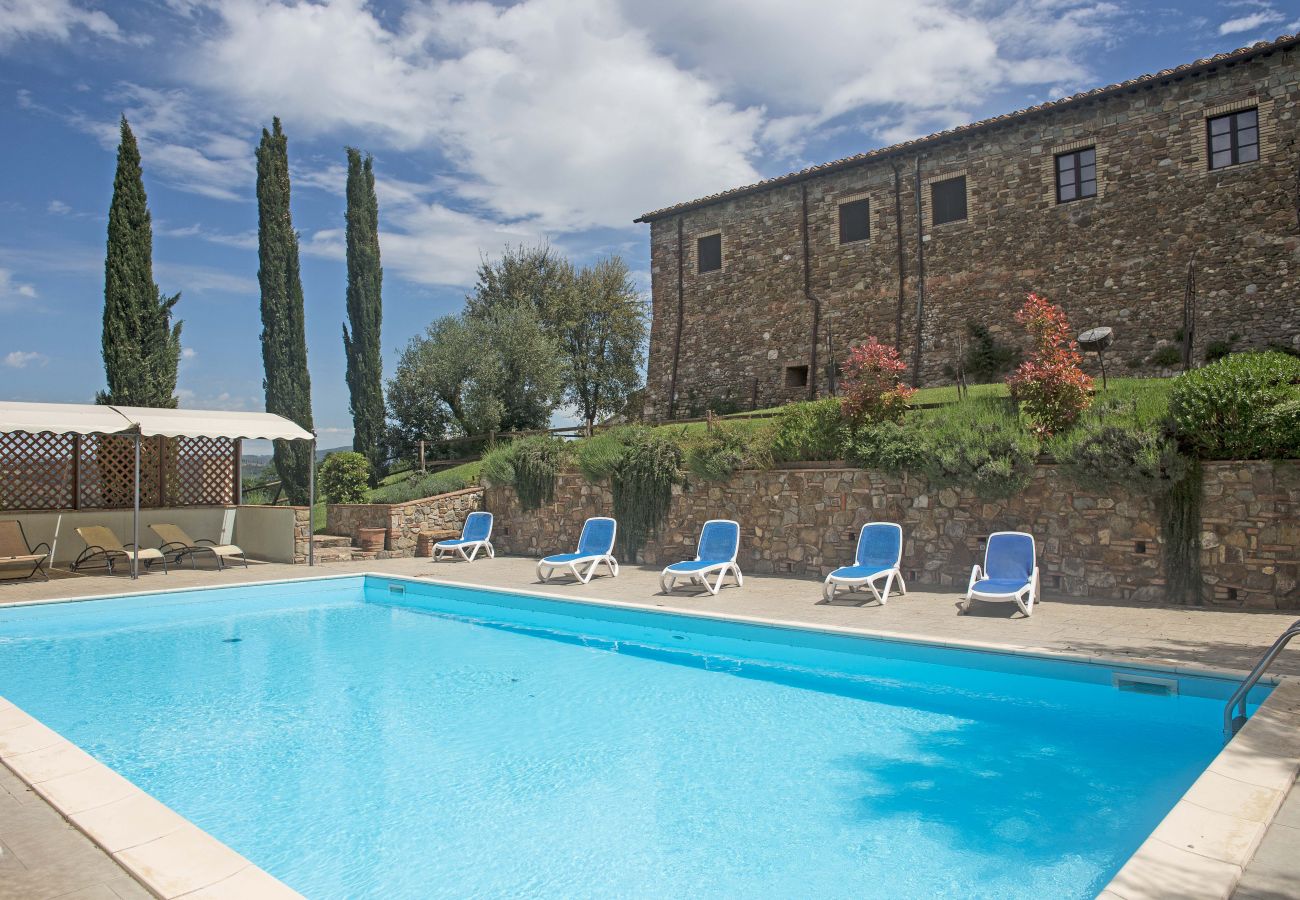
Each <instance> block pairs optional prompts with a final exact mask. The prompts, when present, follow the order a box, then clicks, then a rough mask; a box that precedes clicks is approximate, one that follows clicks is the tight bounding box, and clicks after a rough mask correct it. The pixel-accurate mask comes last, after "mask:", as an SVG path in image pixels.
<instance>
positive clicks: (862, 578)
mask: <svg viewBox="0 0 1300 900" xmlns="http://www.w3.org/2000/svg"><path fill="white" fill-rule="evenodd" d="M902 561H903V529H902V527H901V526H899V525H896V524H894V523H893V522H868V523H867V524H866V525H863V526H862V531H861V532H860V533H859V534H858V550H857V554H856V556H855V557H854V562H853V565H851V566H841V567H840V568H838V569H836V570H835V571H834V572H831V574H829V575H827V576H826V583H825V584H824V585H822V599H824V600H826V601H827V602H829V601H831V600H834V599H835V591H836V590H837V589H838V588H839V587H840V586H841V585H843V586H845V587H847V588H848V592H849V593H853V592H854V591H856V590H857V589H858V588H860V587H862V586H863V585H866V586H867V587H868V588H870V589H871V593H872V594H874V595H875V597H876V600H878V601H879V602H880V605H881V606H884V605H885V604H886V603H888V602H889V591H890V589H891V588H892V587H893V584H894V579H895V578H897V579H898V588H899V593H902V594H906V593H907V584H906V583H905V582H904V581H903V573H902V571H901V570H900V569H899V568H898V566H899V563H901V562H902ZM882 580H883V581H884V582H885V584H884V590H883V591H882V590H881V589H880V588H879V587H877V586H876V585H877V582H880V581H882Z"/></svg>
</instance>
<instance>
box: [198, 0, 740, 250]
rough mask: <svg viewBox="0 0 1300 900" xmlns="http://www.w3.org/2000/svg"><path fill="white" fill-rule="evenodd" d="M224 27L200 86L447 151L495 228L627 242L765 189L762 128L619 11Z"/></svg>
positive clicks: (299, 19)
mask: <svg viewBox="0 0 1300 900" xmlns="http://www.w3.org/2000/svg"><path fill="white" fill-rule="evenodd" d="M219 11H220V13H221V17H222V21H223V23H224V29H223V30H222V32H221V33H220V34H219V35H218V36H216V37H215V38H214V39H212V40H211V41H209V42H208V43H207V44H206V45H204V46H203V47H202V49H201V50H200V52H199V53H198V54H197V56H196V58H195V61H194V66H193V69H192V71H193V73H194V77H195V78H196V79H197V80H198V81H199V83H200V84H202V85H204V86H206V87H209V88H212V89H214V90H216V91H218V92H220V93H222V94H224V95H226V96H228V97H230V98H232V99H233V100H234V101H235V102H236V103H237V104H238V105H239V107H240V108H241V109H242V110H243V111H245V112H246V113H247V114H248V115H251V116H256V117H262V118H265V117H266V116H267V115H268V114H269V112H270V111H276V112H277V113H278V114H279V115H281V116H282V117H283V118H284V120H285V122H286V126H287V127H288V128H289V130H290V131H293V130H301V129H305V130H307V131H309V132H314V133H321V132H328V131H332V130H344V129H355V130H358V131H364V132H368V133H370V134H373V135H374V136H375V138H376V139H377V140H383V141H384V142H385V143H387V144H388V145H389V146H393V147H396V148H399V149H403V150H408V151H409V150H417V149H421V148H427V149H431V150H437V151H440V152H441V153H443V154H445V155H447V156H448V157H449V158H450V159H451V160H452V161H453V162H454V164H455V165H456V166H457V167H458V168H459V169H460V172H459V175H460V177H459V178H458V180H457V184H458V191H459V193H460V195H461V197H462V198H463V199H465V200H468V201H470V202H472V203H474V204H478V205H480V206H481V207H482V208H483V210H484V212H485V214H488V215H490V216H491V217H493V218H497V219H505V220H508V221H515V220H523V219H534V220H536V221H537V222H538V224H540V225H541V226H542V227H558V228H565V229H576V228H583V227H588V226H592V225H619V226H626V225H627V224H628V222H629V220H630V219H631V218H632V217H634V216H635V215H637V214H638V213H640V212H643V211H644V210H645V209H647V208H650V207H652V206H656V205H660V204H662V203H664V202H667V201H669V200H671V199H674V198H677V197H680V196H682V195H683V194H686V195H689V194H694V193H707V192H711V191H714V190H718V189H720V188H724V187H727V186H729V185H732V184H736V183H739V182H745V181H751V180H754V179H755V178H756V177H757V173H756V170H755V169H754V167H753V165H752V163H751V162H750V156H751V155H752V154H753V152H754V151H755V149H756V147H755V143H754V139H755V134H756V132H757V130H758V127H759V125H760V122H761V112H760V111H759V110H758V109H757V108H745V109H741V108H738V107H737V106H735V105H733V104H731V103H729V102H727V101H726V100H725V99H723V98H722V97H721V96H720V95H719V94H718V92H717V91H716V90H715V89H714V88H713V86H712V85H710V84H709V83H708V82H707V81H705V80H704V79H701V78H699V77H697V76H695V75H693V74H691V73H689V72H685V71H683V70H681V69H679V68H677V67H676V66H675V65H674V64H673V62H672V61H671V60H670V59H668V58H667V57H665V56H663V55H661V54H659V53H657V52H656V51H655V50H654V48H653V47H652V45H651V44H650V42H649V40H648V39H647V37H646V36H645V34H644V33H643V32H642V31H641V30H640V29H638V28H636V27H634V26H632V25H630V24H629V23H627V22H626V21H625V20H624V18H623V17H622V15H621V13H620V11H619V10H618V9H617V7H615V6H614V5H613V4H612V3H610V2H602V0H568V2H565V0H524V2H522V3H519V4H517V5H514V6H511V7H509V8H498V7H495V6H492V5H491V4H488V3H483V2H472V3H438V4H425V5H419V6H413V7H411V8H410V9H409V10H408V11H407V13H406V14H405V15H404V16H403V17H401V18H400V19H398V20H397V21H396V22H393V23H392V24H391V25H389V24H385V23H381V21H380V20H379V19H378V18H376V17H375V15H374V14H372V12H371V11H370V10H369V9H368V8H366V7H364V6H363V5H362V4H361V3H360V2H359V0H330V2H325V3H305V2H298V3H291V4H281V3H264V2H256V0H223V2H220V3H219ZM386 21H387V20H386ZM268 45H273V46H275V47H276V48H277V50H276V52H275V53H266V52H265V48H266V47H267V46H268Z"/></svg>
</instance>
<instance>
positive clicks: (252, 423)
mask: <svg viewBox="0 0 1300 900" xmlns="http://www.w3.org/2000/svg"><path fill="white" fill-rule="evenodd" d="M11 431H23V432H27V433H29V434H40V433H42V432H50V433H51V434H77V435H91V434H116V435H124V436H134V438H135V509H134V515H133V520H132V521H133V529H134V534H133V536H132V543H133V545H134V546H135V547H137V548H138V547H139V546H140V440H141V439H142V438H147V437H167V438H175V437H207V438H227V439H229V440H232V441H235V440H245V439H249V440H285V441H309V442H310V443H311V467H310V469H309V470H308V473H309V474H308V492H309V495H310V504H311V506H312V507H314V506H315V505H316V436H315V435H314V434H312V433H311V432H310V431H307V430H306V429H304V428H301V427H300V426H298V425H297V424H295V423H294V422H292V421H290V420H289V419H286V418H284V417H283V416H277V415H274V414H272V413H264V412H261V413H259V412H230V411H226V410H204V409H149V408H145V407H139V406H97V405H94V404H88V403H20V402H17V401H8V400H0V433H8V432H11ZM307 564H308V565H315V564H316V553H315V540H314V539H313V536H312V530H311V528H310V526H309V527H308V529H307ZM138 569H139V560H138V559H137V558H136V557H135V555H134V554H133V555H132V558H131V577H132V578H136V577H138V576H139V571H138Z"/></svg>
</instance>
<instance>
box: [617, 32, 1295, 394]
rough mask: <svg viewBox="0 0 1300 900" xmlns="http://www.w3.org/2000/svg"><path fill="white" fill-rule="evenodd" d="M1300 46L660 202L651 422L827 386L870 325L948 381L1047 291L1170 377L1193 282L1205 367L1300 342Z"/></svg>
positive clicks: (930, 380) (1119, 358) (934, 379)
mask: <svg viewBox="0 0 1300 900" xmlns="http://www.w3.org/2000/svg"><path fill="white" fill-rule="evenodd" d="M1297 44H1300V35H1296V36H1288V37H1283V38H1279V39H1278V40H1276V41H1273V42H1271V43H1260V44H1256V45H1254V46H1251V47H1247V48H1243V49H1241V50H1236V51H1233V52H1231V53H1225V54H1221V55H1219V56H1215V57H1212V58H1210V59H1203V60H1198V61H1197V62H1194V63H1190V64H1187V65H1183V66H1178V67H1177V68H1174V69H1167V70H1165V71H1162V72H1157V73H1155V74H1152V75H1145V76H1142V77H1139V78H1135V79H1132V80H1129V81H1125V82H1123V83H1121V84H1115V85H1111V86H1109V87H1104V88H1098V89H1096V90H1092V91H1088V92H1085V93H1082V94H1076V95H1074V96H1071V97H1067V98H1064V99H1061V100H1057V101H1053V102H1050V103H1044V104H1041V105H1039V106H1035V107H1031V108H1029V109H1024V110H1020V111H1017V112H1013V113H1008V114H1006V115H1002V116H997V117H994V118H992V119H986V120H984V121H980V122H975V123H973V124H970V125H964V126H961V127H958V128H954V129H952V130H950V131H945V132H940V133H938V134H933V135H930V136H928V137H924V138H920V139H917V140H913V141H909V142H906V143H903V144H898V145H895V146H892V147H885V148H882V149H878V150H872V151H869V152H866V153H862V154H858V155H856V156H851V157H847V158H845V159H841V160H836V161H834V162H829V163H826V164H823V165H818V166H813V167H811V168H808V169H805V170H803V171H800V172H794V173H791V174H789V175H783V176H780V177H778V178H772V179H769V180H767V181H763V182H760V183H758V184H754V185H749V186H746V187H740V188H735V189H732V190H728V191H724V192H722V193H720V194H715V195H712V196H709V197H704V198H702V199H699V200H693V201H690V202H686V203H679V204H677V205H674V206H670V207H667V208H664V209H660V210H657V211H655V212H650V213H646V214H645V215H643V216H641V217H640V218H638V219H637V220H636V221H637V222H645V223H648V224H649V225H650V242H651V270H652V293H653V310H654V312H653V322H652V327H651V338H650V362H649V373H648V379H647V389H646V413H647V416H649V417H652V418H669V417H673V416H683V415H686V414H688V413H691V412H698V411H699V410H701V409H702V408H704V407H705V406H707V405H709V404H713V405H724V406H732V407H738V408H751V407H761V406H767V405H772V404H776V403H781V402H787V401H791V400H797V399H805V398H812V397H816V396H819V395H823V394H825V393H827V386H828V380H829V379H830V378H831V377H833V373H834V372H835V367H836V365H837V363H838V361H840V360H842V359H843V357H844V355H845V352H846V350H847V349H848V348H849V346H851V345H852V344H854V343H857V342H860V341H862V340H864V339H865V338H867V337H868V336H869V335H875V336H877V337H879V338H880V339H881V340H884V341H887V342H891V343H894V344H895V345H896V346H898V348H899V350H900V352H901V353H902V355H903V357H904V358H905V359H906V360H907V361H908V362H909V364H910V365H911V366H912V371H913V372H914V373H915V376H914V377H915V380H916V382H917V383H919V384H940V383H945V382H947V381H949V380H950V379H951V376H952V372H953V371H954V369H955V367H956V364H957V362H958V360H959V359H960V357H961V355H962V354H961V352H960V351H961V348H962V347H963V346H964V345H968V344H969V342H970V337H969V329H970V327H971V326H972V325H976V326H982V327H984V328H986V329H987V330H988V332H989V333H990V334H991V335H992V336H993V339H994V340H995V341H998V342H1001V343H1003V344H1005V345H1007V346H1013V345H1016V344H1018V343H1020V342H1021V340H1022V338H1021V335H1020V333H1019V329H1018V328H1017V327H1016V326H1015V324H1014V322H1013V320H1012V315H1013V313H1014V311H1015V310H1016V308H1018V306H1019V305H1020V303H1021V301H1022V300H1023V297H1024V294H1025V293H1026V292H1028V291H1031V290H1032V291H1037V292H1039V293H1042V294H1045V295H1047V296H1048V297H1049V298H1051V299H1052V300H1054V301H1056V302H1058V303H1060V304H1062V305H1063V306H1064V308H1065V309H1066V311H1067V312H1068V313H1069V315H1070V319H1071V323H1072V325H1073V326H1074V327H1075V329H1076V330H1077V331H1082V330H1084V329H1086V328H1091V327H1095V326H1103V325H1104V326H1110V327H1111V328H1113V329H1114V344H1113V346H1112V348H1111V351H1110V352H1109V354H1108V366H1109V369H1110V372H1111V373H1112V374H1159V373H1162V372H1169V371H1170V369H1169V363H1170V356H1171V349H1172V345H1173V344H1174V343H1175V342H1176V341H1181V340H1182V337H1181V336H1182V334H1183V333H1184V321H1185V306H1187V305H1188V304H1186V303H1185V298H1186V297H1187V295H1188V293H1189V291H1188V287H1189V282H1192V283H1194V290H1193V291H1192V292H1191V294H1192V297H1193V302H1192V303H1191V304H1190V306H1191V308H1192V314H1191V316H1190V321H1191V323H1192V326H1193V327H1192V329H1191V333H1192V335H1193V355H1194V359H1195V360H1196V361H1198V362H1199V361H1200V360H1202V359H1203V358H1204V355H1205V351H1206V349H1207V348H1209V347H1211V345H1212V344H1215V343H1218V344H1219V345H1220V346H1221V347H1222V346H1231V347H1232V348H1234V349H1246V348H1258V347H1265V346H1269V345H1276V344H1283V345H1285V346H1288V347H1291V348H1295V349H1300V302H1297V297H1296V287H1297V277H1298V271H1297V270H1300V227H1298V225H1297V214H1298V206H1300V184H1298V178H1297V176H1298V173H1300V148H1297V146H1296V138H1297V134H1296V123H1297V120H1296V114H1297V111H1298V110H1297V103H1298V102H1300V77H1298V76H1300V71H1298V70H1297V65H1296V45H1297ZM1179 346H1181V345H1179ZM1162 348H1171V349H1165V351H1164V352H1163V353H1161V352H1159V351H1160V350H1161V349H1162ZM1091 364H1092V363H1091V362H1090V365H1091Z"/></svg>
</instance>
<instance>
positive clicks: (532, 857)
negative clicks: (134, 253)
mask: <svg viewBox="0 0 1300 900" xmlns="http://www.w3.org/2000/svg"><path fill="white" fill-rule="evenodd" d="M1008 627H1012V626H1011V625H1009V626H1008ZM1113 675H1114V673H1113V672H1112V671H1111V670H1109V669H1105V668H1102V667H1098V666H1088V665H1082V664H1073V663H1066V662H1044V661H1037V660H1028V659H1024V658H1020V657H1012V656H1006V655H999V654H989V653H977V652H970V651H955V650H945V649H939V648H931V647H927V646H921V645H913V644H905V643H894V642H883V641H868V640H862V639H856V638H848V637H843V636H833V635H822V634H817V633H815V632H800V631H793V630H786V629H777V628H766V627H761V626H753V625H741V624H736V623H721V622H716V621H713V620H703V619H693V618H688V617H680V616H670V615H663V614H656V613H652V612H641V611H630V610H620V609H612V608H605V607H591V606H584V605H580V604H568V603H562V602H554V601H546V600H540V599H536V598H528V597H522V596H517V595H507V594H496V593H490V592H478V591H469V590H465V589H457V588H451V587H446V586H440V585H436V584H432V583H405V584H402V583H398V582H391V581H389V580H388V579H382V578H369V579H363V578H358V577H348V578H335V579H324V580H319V581H313V582H306V581H304V582H287V583H282V584H278V585H264V586H254V587H246V588H226V589H221V590H217V591H194V592H178V593H174V594H167V595H155V596H149V597H135V598H122V599H115V600H105V601H94V602H86V603H73V604H59V605H53V606H44V607H25V608H10V609H0V695H3V696H6V697H7V698H8V699H10V700H11V701H13V702H15V703H17V704H18V705H19V706H21V707H23V708H24V709H26V710H27V711H28V712H30V713H32V714H33V715H35V716H36V717H38V718H39V719H41V720H42V721H44V722H45V723H46V724H48V725H50V726H51V727H53V728H55V729H56V730H58V731H59V732H61V733H62V734H64V735H65V736H67V737H68V738H70V739H71V740H73V741H75V742H76V743H78V744H79V745H81V746H82V747H83V748H85V749H86V750H88V751H89V752H90V753H92V754H94V755H95V756H96V757H98V758H99V759H100V760H102V761H103V762H105V763H106V764H108V765H109V766H111V767H113V768H114V769H116V770H117V771H119V772H121V773H122V774H123V775H125V776H127V777H128V778H130V779H132V780H133V781H135V782H136V783H137V784H139V785H140V786H141V787H143V788H144V789H145V790H147V791H149V792H151V793H152V794H154V795H155V796H157V797H158V798H159V799H161V800H162V801H163V802H165V803H167V804H169V805H170V806H172V807H173V808H175V809H176V810H177V811H178V812H180V813H181V814H183V815H185V816H186V817H188V818H190V819H191V820H192V821H194V822H196V823H197V824H198V825H200V826H202V827H203V828H205V829H207V830H208V831H210V832H211V833H212V834H214V835H215V836H216V837H218V838H220V839H221V840H223V841H225V842H226V843H228V844H229V845H231V846H232V847H234V848H235V849H237V850H239V851H240V852H241V853H243V854H245V855H246V856H247V857H248V858H250V859H251V860H253V861H254V862H256V863H258V864H259V865H261V866H262V867H263V868H265V869H267V870H269V871H270V872H271V873H273V874H275V875H276V876H278V877H280V878H281V879H283V880H284V881H286V882H287V883H288V884H290V885H291V886H293V887H294V888H296V889H298V890H299V891H301V892H302V893H304V894H306V895H307V896H309V897H313V898H342V897H383V898H425V897H468V896H479V897H489V896H492V897H523V896H547V897H566V898H567V897H615V896H617V897H688V896H689V897H707V896H718V897H724V896H725V897H796V896H799V897H808V896H817V897H890V898H899V897H934V896H964V897H1033V898H1042V897H1090V896H1092V895H1093V894H1094V893H1095V892H1096V891H1097V890H1099V889H1100V888H1101V887H1102V886H1103V885H1104V884H1105V883H1106V882H1107V881H1108V880H1109V878H1110V876H1111V875H1112V874H1113V873H1114V872H1115V871H1116V870H1117V869H1118V867H1119V866H1120V865H1121V864H1122V863H1123V862H1124V860H1125V859H1126V858H1127V857H1128V856H1129V855H1130V854H1131V853H1132V851H1133V850H1135V849H1136V848H1137V846H1138V845H1139V844H1140V843H1141V842H1142V840H1143V839H1144V838H1145V836H1146V835H1147V834H1148V833H1149V832H1150V830H1151V829H1152V828H1153V827H1154V826H1155V825H1156V823H1157V822H1158V821H1159V820H1160V819H1161V818H1162V816H1163V815H1164V814H1165V813H1166V812H1167V811H1168V810H1169V808H1170V807H1171V806H1172V805H1173V804H1174V802H1175V801H1176V800H1177V799H1178V797H1179V796H1180V795H1181V794H1182V793H1183V792H1184V791H1185V790H1186V788H1187V787H1188V786H1189V785H1190V784H1191V783H1192V781H1193V780H1194V779H1195V778H1196V776H1197V775H1198V774H1199V773H1200V772H1201V771H1202V770H1203V769H1204V768H1205V767H1206V765H1207V764H1208V763H1209V762H1210V760H1211V759H1212V758H1213V757H1214V755H1215V754H1216V753H1217V752H1218V751H1219V749H1220V748H1221V744H1222V740H1221V737H1220V733H1219V724H1220V717H1221V713H1222V704H1223V698H1224V697H1226V695H1227V692H1228V690H1229V689H1230V686H1229V685H1227V684H1226V683H1224V682H1220V681H1216V680H1214V679H1208V678H1179V679H1177V689H1178V690H1177V693H1176V694H1174V695H1171V696H1152V695H1149V694H1144V693H1135V692H1131V691H1126V690H1118V689H1117V688H1116V687H1115V686H1114V685H1113V683H1112V678H1113ZM1162 677H1163V676H1162ZM1260 696H1262V695H1260ZM1255 699H1256V700H1258V699H1259V697H1258V696H1257V697H1256V698H1255Z"/></svg>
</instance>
